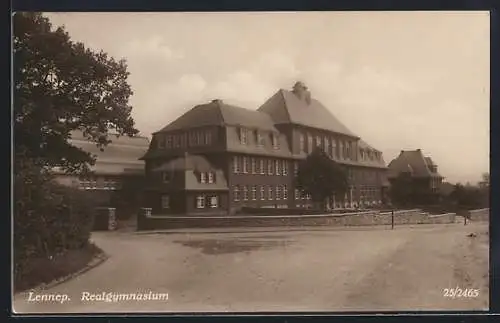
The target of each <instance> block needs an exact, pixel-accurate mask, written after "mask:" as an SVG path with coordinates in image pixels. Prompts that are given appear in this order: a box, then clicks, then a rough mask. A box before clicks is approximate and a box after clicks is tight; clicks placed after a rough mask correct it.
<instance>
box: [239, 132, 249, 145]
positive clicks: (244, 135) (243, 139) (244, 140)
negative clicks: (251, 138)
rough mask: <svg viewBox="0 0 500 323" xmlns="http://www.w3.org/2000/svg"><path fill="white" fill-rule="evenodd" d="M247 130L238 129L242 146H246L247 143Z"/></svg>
mask: <svg viewBox="0 0 500 323" xmlns="http://www.w3.org/2000/svg"><path fill="white" fill-rule="evenodd" d="M247 139H248V138H247V129H245V128H240V143H241V144H242V145H246V144H247V143H248V140H247Z"/></svg>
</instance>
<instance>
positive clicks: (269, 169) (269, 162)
mask: <svg viewBox="0 0 500 323" xmlns="http://www.w3.org/2000/svg"><path fill="white" fill-rule="evenodd" d="M273 167H274V165H273V161H272V159H268V160H267V175H273V174H274V170H273Z"/></svg>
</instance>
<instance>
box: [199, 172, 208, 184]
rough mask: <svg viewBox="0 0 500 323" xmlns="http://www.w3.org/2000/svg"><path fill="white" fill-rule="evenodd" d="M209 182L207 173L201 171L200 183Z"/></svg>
mask: <svg viewBox="0 0 500 323" xmlns="http://www.w3.org/2000/svg"><path fill="white" fill-rule="evenodd" d="M206 182H207V173H205V172H201V173H200V183H202V184H205V183H206Z"/></svg>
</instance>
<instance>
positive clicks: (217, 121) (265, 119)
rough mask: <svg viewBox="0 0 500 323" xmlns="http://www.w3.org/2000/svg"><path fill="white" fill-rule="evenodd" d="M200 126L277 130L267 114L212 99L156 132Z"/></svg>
mask: <svg viewBox="0 0 500 323" xmlns="http://www.w3.org/2000/svg"><path fill="white" fill-rule="evenodd" d="M202 126H245V127H248V128H258V129H262V130H271V131H277V129H276V128H275V127H274V124H273V121H272V119H271V118H270V117H269V115H267V114H265V113H262V112H258V111H255V110H249V109H245V108H241V107H237V106H234V105H229V104H226V103H224V102H222V100H213V101H212V102H210V103H207V104H201V105H197V106H195V107H194V108H192V109H190V110H189V111H187V112H185V113H184V114H183V115H181V116H180V117H179V118H177V119H175V120H174V121H172V122H171V123H170V124H168V125H167V126H165V127H164V128H163V129H161V130H160V131H158V132H167V131H173V130H181V129H188V128H196V127H202Z"/></svg>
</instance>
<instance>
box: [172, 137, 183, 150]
mask: <svg viewBox="0 0 500 323" xmlns="http://www.w3.org/2000/svg"><path fill="white" fill-rule="evenodd" d="M173 137H174V148H179V147H180V145H181V138H180V137H179V135H173Z"/></svg>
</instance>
